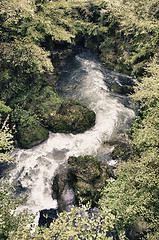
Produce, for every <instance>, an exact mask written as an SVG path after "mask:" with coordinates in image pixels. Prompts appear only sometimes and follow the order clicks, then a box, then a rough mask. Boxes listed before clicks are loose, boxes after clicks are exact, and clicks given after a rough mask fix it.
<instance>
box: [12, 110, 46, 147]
mask: <svg viewBox="0 0 159 240" xmlns="http://www.w3.org/2000/svg"><path fill="white" fill-rule="evenodd" d="M12 122H14V123H15V124H16V126H17V135H16V137H17V141H18V145H19V146H20V147H22V148H31V147H33V146H35V145H37V144H39V143H41V142H43V141H44V140H46V139H47V138H48V136H49V131H48V130H47V129H46V128H44V127H43V126H42V125H41V123H40V122H39V121H38V118H37V116H36V115H35V114H34V113H33V112H32V111H31V110H30V111H29V110H24V109H21V108H20V109H18V108H17V109H15V110H14V112H13V114H12Z"/></svg>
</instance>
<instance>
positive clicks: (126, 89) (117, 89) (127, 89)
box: [110, 84, 134, 95]
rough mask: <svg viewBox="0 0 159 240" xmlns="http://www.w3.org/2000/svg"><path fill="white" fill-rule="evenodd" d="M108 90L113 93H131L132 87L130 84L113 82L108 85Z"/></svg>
mask: <svg viewBox="0 0 159 240" xmlns="http://www.w3.org/2000/svg"><path fill="white" fill-rule="evenodd" d="M110 91H111V92H113V93H117V94H121V95H127V94H132V93H133V92H134V88H133V86H131V85H126V84H125V85H122V86H120V85H118V84H113V85H112V86H111V87H110Z"/></svg>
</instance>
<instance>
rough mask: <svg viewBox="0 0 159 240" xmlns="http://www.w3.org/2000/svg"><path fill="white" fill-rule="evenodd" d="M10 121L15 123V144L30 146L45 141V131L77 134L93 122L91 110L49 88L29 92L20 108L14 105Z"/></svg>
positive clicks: (46, 133)
mask: <svg viewBox="0 0 159 240" xmlns="http://www.w3.org/2000/svg"><path fill="white" fill-rule="evenodd" d="M11 121H12V123H13V124H15V125H16V129H17V134H16V136H17V141H18V145H19V146H20V147H22V148H31V147H33V146H35V145H37V144H39V143H41V142H42V141H44V140H46V139H47V138H48V135H49V131H52V132H60V133H75V134H76V133H80V132H84V131H86V130H87V129H89V128H91V127H92V126H94V124H95V113H94V112H93V111H91V110H89V109H88V108H87V107H86V106H84V105H82V104H81V103H79V102H78V101H74V100H63V99H61V98H60V97H59V96H58V95H57V93H56V92H54V90H53V89H52V87H50V86H47V87H45V88H43V89H42V90H41V92H40V95H38V96H37V95H36V94H34V95H32V97H31V98H30V99H29V98H28V99H27V103H25V104H24V106H23V107H18V106H17V107H16V108H15V109H14V111H13V113H12V118H11Z"/></svg>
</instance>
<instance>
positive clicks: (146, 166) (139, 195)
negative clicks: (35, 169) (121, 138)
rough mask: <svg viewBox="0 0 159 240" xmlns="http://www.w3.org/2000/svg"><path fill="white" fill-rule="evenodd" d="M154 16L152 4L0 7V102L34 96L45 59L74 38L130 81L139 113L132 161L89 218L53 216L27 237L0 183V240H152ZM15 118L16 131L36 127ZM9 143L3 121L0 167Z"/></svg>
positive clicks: (156, 77) (155, 189)
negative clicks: (47, 225)
mask: <svg viewBox="0 0 159 240" xmlns="http://www.w3.org/2000/svg"><path fill="white" fill-rule="evenodd" d="M158 14H159V11H158V1H157V0H146V1H141V0H129V1H127V0H111V1H110V0H103V1H102V0H101V1H100V0H95V1H71V0H69V1H65V0H62V1H53V0H51V1H49V0H43V1H42V0H36V1H35V0H30V1H27V0H20V1H17V0H16V1H11V0H7V1H6V0H2V3H1V12H0V23H1V27H0V33H1V35H2V41H1V45H0V49H1V50H0V51H1V56H2V60H1V62H0V66H1V80H0V88H1V97H2V99H3V100H4V99H7V100H8V99H10V98H11V97H17V96H19V94H20V93H21V92H23V91H28V90H30V89H31V88H32V87H33V86H35V85H36V86H38V91H39V92H40V90H39V89H41V86H43V84H44V85H45V84H46V82H45V83H43V80H44V75H46V74H48V72H52V71H54V67H55V66H53V64H52V61H51V60H53V59H52V58H54V53H55V52H56V50H57V48H60V47H61V48H62V46H68V45H69V44H74V43H73V39H75V38H77V40H78V38H80V37H82V38H83V39H84V44H85V46H86V47H90V48H91V49H92V50H94V51H96V52H97V53H99V54H100V57H101V59H102V60H103V61H104V62H105V63H107V64H109V65H110V66H111V67H113V68H115V69H116V70H118V71H123V72H126V73H129V74H132V75H133V76H136V78H137V80H136V87H135V94H134V95H133V99H134V100H135V101H139V103H140V106H141V108H140V113H139V117H138V119H137V120H136V123H135V124H134V127H133V134H132V141H133V147H134V148H136V149H137V152H138V155H136V154H134V155H133V156H131V157H130V158H128V156H127V159H126V160H127V161H126V162H123V163H121V164H120V167H119V170H120V172H119V174H118V177H117V179H116V180H115V181H114V182H113V183H112V182H109V185H107V187H106V188H105V190H104V192H103V197H102V198H101V200H100V205H99V208H100V212H98V214H97V216H96V218H95V219H94V218H91V219H90V218H88V215H87V214H85V215H84V217H81V212H82V211H83V210H86V207H85V206H83V207H82V209H80V208H74V209H73V210H72V212H71V213H66V212H63V213H61V214H60V215H59V217H58V219H57V220H56V221H55V222H53V223H52V224H51V226H50V228H44V229H39V228H37V229H36V230H35V232H34V233H31V228H30V227H29V226H28V223H29V222H30V220H29V218H28V216H27V215H26V216H25V213H22V214H20V215H19V216H15V215H14V209H15V207H16V206H17V205H18V204H19V200H16V199H15V198H14V197H13V195H12V194H11V192H10V190H11V188H12V187H8V185H7V184H6V183H5V182H4V183H2V182H1V183H0V184H1V188H0V191H1V192H0V200H1V203H0V204H1V210H0V214H1V221H0V231H1V236H2V237H5V238H7V239H13V240H19V239H22V240H23V239H36V240H37V239H39V240H40V239H72V238H74V239H91V238H92V239H112V238H113V236H112V235H111V236H110V237H109V236H108V235H107V234H108V231H109V230H110V231H111V232H112V233H116V234H117V237H119V239H127V238H129V239H135V240H136V239H147V240H149V239H154V240H157V239H158V236H159V232H158V221H159V219H158V216H159V204H158V195H159V178H158V176H159V172H158V171H159V170H158V169H159V157H158V156H159V154H158V153H159V152H158V146H159V142H158V135H159V134H158V132H159V115H158V112H159V111H158V108H159V104H158V102H159V99H158V97H159V94H158V84H159V71H158V69H159V68H158V37H159V31H158V30H159V22H158V19H159V15H158ZM60 57H61V55H60ZM55 60H56V59H55V58H54V61H55ZM57 65H58V64H57ZM39 82H42V83H40V84H39ZM47 92H48V91H47ZM36 97H37V99H39V100H40V101H41V107H42V110H43V111H44V109H46V108H48V107H50V105H49V104H50V103H48V102H47V101H45V100H44V99H41V98H40V97H39V96H36ZM50 100H51V101H53V102H54V104H55V105H56V104H57V105H58V107H59V109H60V108H61V105H62V103H63V101H61V100H60V99H59V98H58V96H57V95H56V93H55V94H53V95H52V97H50ZM27 104H28V103H27ZM27 104H26V105H25V106H29V104H28V105H27ZM68 105H69V104H68ZM0 108H1V111H2V112H3V114H4V115H5V114H8V113H9V112H10V109H9V108H8V107H6V106H5V105H4V102H2V101H1V102H0ZM73 110H74V109H73ZM75 110H76V109H75ZM16 111H17V109H15V111H14V114H15V115H16ZM18 111H19V110H18ZM20 112H21V113H22V115H21V117H19V115H20V114H19V113H18V115H16V116H15V117H17V116H18V120H17V121H19V122H20V123H21V127H24V126H25V127H26V125H27V127H28V125H29V126H30V124H37V122H36V121H38V117H37V115H36V114H35V113H33V110H32V109H31V110H30V111H27V110H26V109H23V108H21V107H20ZM66 112H67V113H69V108H68V106H67V109H64V108H63V113H66ZM64 115H65V114H64ZM26 119H27V121H26ZM71 121H72V116H71ZM71 123H72V122H71ZM12 144H13V140H12V134H11V131H10V130H9V128H8V125H7V122H6V121H5V122H4V124H3V126H2V128H1V130H0V150H1V151H2V153H1V160H0V161H9V157H10V151H11V150H12V149H13V145H12ZM8 206H9V207H8ZM11 210H13V211H11ZM79 212H80V214H79Z"/></svg>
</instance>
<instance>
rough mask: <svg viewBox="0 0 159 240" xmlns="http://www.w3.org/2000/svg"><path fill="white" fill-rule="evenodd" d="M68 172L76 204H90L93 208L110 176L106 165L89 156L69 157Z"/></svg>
mask: <svg viewBox="0 0 159 240" xmlns="http://www.w3.org/2000/svg"><path fill="white" fill-rule="evenodd" d="M68 171H69V174H70V176H72V179H73V181H72V182H70V185H71V186H72V187H73V188H74V191H75V196H76V201H77V203H79V202H82V203H83V204H86V203H87V202H90V203H91V204H92V206H95V205H96V204H97V202H98V200H99V198H100V196H101V191H102V189H103V188H104V186H106V183H107V179H108V178H109V177H110V176H111V170H110V169H109V167H108V165H107V164H104V163H102V162H99V161H98V160H97V159H96V158H94V157H93V156H91V155H86V156H79V157H70V158H69V159H68ZM70 179H71V177H70Z"/></svg>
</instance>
